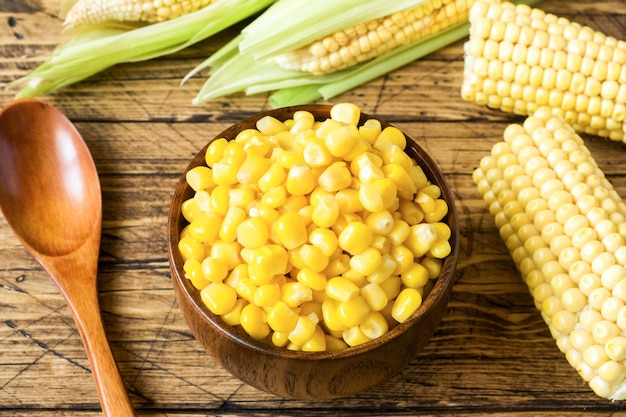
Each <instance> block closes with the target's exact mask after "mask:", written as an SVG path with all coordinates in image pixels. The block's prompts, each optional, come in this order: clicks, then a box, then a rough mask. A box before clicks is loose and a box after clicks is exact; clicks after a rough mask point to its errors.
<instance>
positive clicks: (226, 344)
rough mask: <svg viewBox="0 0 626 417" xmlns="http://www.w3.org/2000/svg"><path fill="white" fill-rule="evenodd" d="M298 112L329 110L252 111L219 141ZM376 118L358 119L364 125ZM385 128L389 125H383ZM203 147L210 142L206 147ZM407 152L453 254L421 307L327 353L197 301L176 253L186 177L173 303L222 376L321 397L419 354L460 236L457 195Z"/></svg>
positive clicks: (176, 217) (285, 393)
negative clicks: (288, 342) (245, 325)
mask: <svg viewBox="0 0 626 417" xmlns="http://www.w3.org/2000/svg"><path fill="white" fill-rule="evenodd" d="M297 110H306V111H309V112H311V113H312V114H313V115H314V116H315V117H316V120H325V119H326V118H328V117H330V106H324V105H308V106H294V107H286V108H280V109H275V110H270V111H267V112H264V113H260V114H257V115H255V116H252V117H250V118H248V119H245V120H243V121H242V122H239V123H236V124H235V125H233V126H231V127H230V128H228V129H226V130H225V131H223V132H222V133H220V134H219V135H217V136H216V138H221V137H223V138H226V139H232V138H234V137H235V136H236V135H237V133H239V132H240V131H242V130H244V129H247V128H254V127H255V124H256V121H257V120H259V119H260V118H261V117H263V116H265V115H270V116H274V117H275V118H277V119H278V120H286V119H289V118H291V117H292V115H293V113H294V112H295V111H297ZM371 118H373V117H372V116H368V115H366V114H363V115H362V118H361V122H360V124H362V123H363V122H364V121H365V120H367V119H371ZM381 123H382V125H383V128H384V127H386V126H389V124H388V123H385V122H383V121H382V120H381ZM207 146H208V144H207ZM205 151H206V147H205V148H204V149H202V150H201V151H200V152H199V153H198V154H197V155H196V157H195V158H193V160H192V161H191V163H190V164H189V166H188V167H187V169H186V170H185V173H186V172H187V171H188V170H189V169H191V168H193V167H195V166H198V165H204V164H205V162H204V154H205ZM405 152H406V153H407V154H408V155H409V156H411V157H412V158H414V159H415V160H416V161H417V163H418V164H419V165H420V166H421V167H422V169H423V170H424V172H425V173H426V175H427V177H428V178H429V180H430V181H431V182H433V183H435V184H438V185H439V186H440V188H441V190H442V197H443V198H444V199H445V201H446V202H447V204H448V207H449V212H448V215H447V217H446V218H445V219H444V221H445V222H446V223H448V224H449V225H450V227H451V230H452V236H451V238H450V244H451V247H452V252H451V254H450V255H449V256H448V257H446V258H445V259H444V262H443V268H442V271H441V275H440V276H439V277H438V278H437V280H436V282H435V284H434V286H433V288H432V289H431V291H430V292H429V293H428V295H427V296H426V297H425V298H424V300H423V303H422V305H421V307H420V308H419V309H418V310H417V311H416V312H415V313H414V314H413V315H412V316H411V317H410V318H409V319H408V320H407V321H405V322H404V323H401V324H399V325H397V326H396V327H394V328H393V329H391V330H389V332H387V333H386V334H385V335H383V336H381V337H380V338H378V339H375V340H372V341H370V342H367V343H365V344H362V345H359V346H355V347H349V348H346V349H343V350H339V351H329V352H299V351H291V350H288V349H286V348H278V347H274V346H270V345H267V344H265V343H262V342H259V341H256V340H254V339H253V338H251V337H249V336H248V335H246V334H244V333H243V332H242V331H239V330H237V329H235V328H234V327H231V326H229V325H227V324H226V323H224V322H223V321H222V319H221V318H220V317H218V316H216V315H215V314H212V313H211V312H210V311H209V310H208V308H206V307H205V305H204V304H203V302H202V300H201V299H200V291H198V290H197V289H196V288H194V287H193V286H192V285H191V283H190V281H189V280H188V279H187V278H185V276H184V271H183V260H182V258H181V256H180V253H179V251H178V249H177V247H178V241H179V239H180V238H179V236H180V232H181V230H182V229H183V228H184V227H185V225H186V224H187V221H186V220H185V218H184V217H183V215H182V213H181V205H182V203H183V201H185V200H187V199H189V198H191V197H192V196H193V190H192V189H191V188H190V187H189V186H188V185H187V183H186V180H185V173H183V175H182V177H181V179H180V181H179V183H178V185H177V186H176V190H175V191H174V196H173V198H172V204H171V207H170V213H169V219H168V256H169V261H170V268H171V273H172V278H173V285H174V290H175V294H176V297H177V300H178V304H179V306H180V309H181V311H182V313H183V316H184V318H185V320H186V321H187V324H188V325H189V328H190V329H191V331H192V332H193V334H194V335H195V337H196V339H197V340H198V341H199V342H200V343H201V344H202V345H203V346H204V348H205V349H206V350H207V352H208V353H209V354H210V355H211V356H212V357H213V358H214V359H215V360H216V361H217V362H218V363H219V364H220V365H221V366H222V367H223V368H224V369H226V370H227V371H229V372H230V373H231V374H233V375H234V376H236V377H238V378H239V379H241V380H242V381H244V382H246V383H248V384H250V385H252V386H254V387H256V388H258V389H261V390H263V391H266V392H269V393H272V394H275V395H277V396H281V397H285V398H294V399H300V400H320V399H332V398H340V397H346V396H349V395H352V394H355V393H358V392H361V391H364V390H367V389H369V388H372V387H373V386H375V385H377V384H379V383H381V382H382V381H384V380H386V379H388V378H390V377H391V376H393V375H395V374H397V373H398V372H400V371H401V370H402V369H403V368H404V367H405V366H406V365H407V364H408V363H409V362H410V361H411V360H413V359H414V358H415V356H416V355H417V353H418V352H419V351H421V350H422V348H423V347H424V346H425V345H426V343H427V342H428V341H429V339H430V338H431V337H432V336H433V333H434V332H435V329H436V328H437V326H438V325H439V322H440V320H441V318H442V316H443V314H444V310H445V308H446V305H447V303H448V301H449V298H450V294H451V291H452V283H453V275H454V269H455V266H456V260H457V256H458V250H459V231H458V225H457V212H456V207H455V204H454V198H453V195H452V192H451V190H450V187H449V185H448V184H447V182H446V181H445V179H444V177H443V175H442V173H441V171H440V170H439V168H438V167H437V166H436V164H435V163H434V162H433V160H432V159H431V158H430V157H429V156H428V155H427V154H426V152H425V151H424V150H423V149H422V148H421V147H420V146H419V145H418V144H417V143H416V142H415V141H414V140H412V139H411V138H409V137H408V136H407V148H406V150H405Z"/></svg>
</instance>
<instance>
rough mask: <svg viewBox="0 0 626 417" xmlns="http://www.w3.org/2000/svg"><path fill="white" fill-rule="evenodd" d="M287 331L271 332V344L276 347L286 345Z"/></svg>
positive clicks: (287, 342)
mask: <svg viewBox="0 0 626 417" xmlns="http://www.w3.org/2000/svg"><path fill="white" fill-rule="evenodd" d="M289 343H290V342H289V333H285V332H277V331H274V332H272V344H273V345H274V346H276V347H287V345H288V344H289Z"/></svg>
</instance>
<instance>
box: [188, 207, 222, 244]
mask: <svg viewBox="0 0 626 417" xmlns="http://www.w3.org/2000/svg"><path fill="white" fill-rule="evenodd" d="M221 223H222V218H221V217H220V216H219V215H217V214H215V213H201V214H199V215H198V216H197V217H196V218H195V219H194V220H193V221H192V222H191V223H189V229H188V230H189V236H191V237H192V238H194V239H195V240H197V241H199V242H205V243H211V242H213V241H214V240H215V238H216V237H217V235H218V232H219V228H220V225H221Z"/></svg>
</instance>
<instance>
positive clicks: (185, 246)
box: [178, 236, 205, 262]
mask: <svg viewBox="0 0 626 417" xmlns="http://www.w3.org/2000/svg"><path fill="white" fill-rule="evenodd" d="M178 250H179V251H180V254H181V256H182V258H183V261H187V260H189V259H194V260H196V261H198V262H202V260H203V259H204V257H205V250H204V245H203V244H202V242H200V241H199V240H196V239H194V238H192V237H191V236H185V237H182V238H181V239H180V240H179V241H178Z"/></svg>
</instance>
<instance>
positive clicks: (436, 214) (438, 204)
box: [424, 198, 448, 223]
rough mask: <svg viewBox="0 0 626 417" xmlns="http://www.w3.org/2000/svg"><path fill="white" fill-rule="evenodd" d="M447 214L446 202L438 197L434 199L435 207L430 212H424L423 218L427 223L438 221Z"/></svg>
mask: <svg viewBox="0 0 626 417" xmlns="http://www.w3.org/2000/svg"><path fill="white" fill-rule="evenodd" d="M446 214H448V203H446V201H445V200H442V199H440V198H438V199H436V200H435V209H434V210H433V211H431V212H424V219H425V220H426V221H427V222H428V223H436V222H440V221H441V220H442V219H443V218H444V217H445V216H446Z"/></svg>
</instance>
